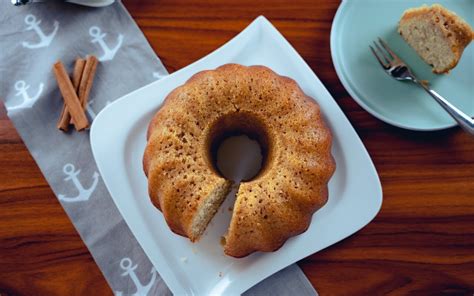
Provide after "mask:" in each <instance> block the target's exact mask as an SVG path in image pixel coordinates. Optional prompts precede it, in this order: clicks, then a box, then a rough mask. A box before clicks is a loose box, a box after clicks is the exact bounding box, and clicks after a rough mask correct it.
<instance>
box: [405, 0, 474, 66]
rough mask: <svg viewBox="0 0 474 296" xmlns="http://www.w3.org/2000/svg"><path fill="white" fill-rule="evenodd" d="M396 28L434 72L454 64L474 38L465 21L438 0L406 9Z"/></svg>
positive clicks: (473, 33)
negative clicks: (431, 3)
mask: <svg viewBox="0 0 474 296" xmlns="http://www.w3.org/2000/svg"><path fill="white" fill-rule="evenodd" d="M398 32H399V33H400V35H401V36H402V37H403V39H405V41H406V42H407V43H408V44H409V45H410V46H411V47H413V49H415V51H416V52H417V53H418V55H420V57H421V58H422V59H423V60H424V61H425V62H426V63H428V64H429V65H431V66H432V67H433V72H434V73H437V74H440V73H447V72H449V70H450V69H452V68H454V67H455V66H456V65H457V64H458V62H459V59H460V58H461V55H462V53H463V51H464V48H466V46H468V45H469V43H470V42H471V41H472V39H473V38H474V32H473V30H472V28H471V27H470V26H469V24H468V23H466V22H465V21H464V20H463V19H462V18H460V17H459V16H457V15H456V14H455V13H454V12H452V11H449V10H448V9H446V8H444V7H443V6H441V5H439V4H434V5H433V6H431V7H429V6H426V5H423V6H421V7H419V8H411V9H408V10H406V11H405V12H404V13H403V16H402V18H401V20H400V23H399V25H398Z"/></svg>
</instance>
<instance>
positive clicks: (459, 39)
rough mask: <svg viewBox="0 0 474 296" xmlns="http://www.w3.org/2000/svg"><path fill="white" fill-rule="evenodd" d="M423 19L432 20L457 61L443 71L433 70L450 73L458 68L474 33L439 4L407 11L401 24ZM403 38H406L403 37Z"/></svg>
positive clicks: (460, 19)
mask: <svg viewBox="0 0 474 296" xmlns="http://www.w3.org/2000/svg"><path fill="white" fill-rule="evenodd" d="M422 17H423V18H429V19H431V20H432V21H433V24H434V25H436V26H437V27H438V28H439V29H440V30H441V31H442V32H443V34H444V37H445V39H446V40H448V41H449V42H450V43H451V50H452V52H453V53H454V54H455V56H456V59H454V60H453V61H452V63H451V64H450V65H448V66H447V67H446V69H444V70H443V71H437V70H433V72H434V73H437V74H441V73H448V72H449V70H451V69H452V68H454V67H456V65H457V64H458V62H459V60H460V59H461V56H462V53H463V51H464V49H465V48H466V47H467V46H468V45H469V44H470V43H471V41H472V40H473V39H474V31H473V29H472V28H471V26H470V25H469V24H468V23H467V22H466V21H464V20H463V19H462V18H461V17H459V16H458V15H456V14H455V13H454V12H452V11H450V10H448V9H446V8H445V7H443V6H441V5H439V4H433V5H432V6H431V7H429V6H427V5H423V6H421V7H418V8H410V9H407V10H406V11H405V12H404V13H403V16H402V18H401V19H400V24H402V23H403V22H406V21H409V20H411V19H416V18H422ZM402 37H404V36H403V35H402Z"/></svg>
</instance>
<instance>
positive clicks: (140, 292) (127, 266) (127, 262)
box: [115, 258, 157, 296]
mask: <svg viewBox="0 0 474 296" xmlns="http://www.w3.org/2000/svg"><path fill="white" fill-rule="evenodd" d="M137 267H138V265H137V264H135V266H132V260H131V259H130V258H123V259H122V260H121V261H120V268H122V269H123V270H125V272H124V273H122V276H127V275H128V276H130V278H131V279H132V282H133V284H134V285H135V287H136V289H137V291H136V292H135V293H134V294H133V296H146V295H148V292H150V289H151V287H152V286H153V284H154V283H155V281H156V275H157V274H156V269H155V268H154V267H152V268H151V271H150V273H151V274H152V276H151V279H150V281H149V282H148V284H146V285H145V286H144V285H142V283H141V282H140V280H139V279H138V277H137V274H136V273H135V269H137ZM115 295H116V296H122V295H123V292H121V291H115Z"/></svg>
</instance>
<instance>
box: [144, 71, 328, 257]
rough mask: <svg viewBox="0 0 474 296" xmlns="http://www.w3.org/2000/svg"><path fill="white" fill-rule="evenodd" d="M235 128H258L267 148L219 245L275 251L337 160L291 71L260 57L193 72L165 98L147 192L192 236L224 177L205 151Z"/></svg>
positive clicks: (320, 192)
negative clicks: (258, 62) (257, 61)
mask: <svg viewBox="0 0 474 296" xmlns="http://www.w3.org/2000/svg"><path fill="white" fill-rule="evenodd" d="M235 131H240V132H244V133H249V134H252V135H254V136H255V137H257V138H258V140H259V142H260V144H261V146H262V148H263V149H264V150H265V154H266V155H265V159H266V160H265V164H264V167H263V168H262V171H261V172H260V173H259V174H258V175H257V176H256V177H255V178H254V179H252V180H250V181H246V182H242V183H241V184H240V187H239V190H238V193H237V197H236V202H235V205H234V210H233V214H232V219H231V223H230V228H229V231H228V233H227V235H226V244H225V248H224V251H225V253H226V254H228V255H230V256H233V257H243V256H246V255H248V254H250V253H252V252H254V251H274V250H276V249H278V248H280V247H281V246H282V245H283V243H284V242H285V241H286V240H287V239H288V238H289V237H291V236H294V235H297V234H300V233H302V232H304V231H305V230H306V229H307V228H308V227H309V224H310V222H311V218H312V215H313V213H314V212H315V211H316V210H318V209H319V208H320V207H322V206H323V205H324V204H325V203H326V202H327V198H328V190H327V183H328V181H329V179H330V177H331V176H332V174H333V172H334V170H335V163H334V159H333V157H332V155H331V143H332V136H331V133H330V131H329V129H328V128H327V126H326V124H325V123H324V120H323V118H322V115H321V112H320V108H319V106H318V105H317V104H316V103H315V101H314V100H313V99H312V98H310V97H308V96H306V95H305V94H304V93H303V91H302V90H301V89H300V88H299V86H298V85H297V84H296V82H295V81H294V80H292V79H290V78H287V77H283V76H280V75H278V74H276V73H275V72H273V71H272V70H270V69H269V68H267V67H264V66H251V67H246V66H241V65H237V64H227V65H223V66H221V67H219V68H217V69H215V70H212V71H202V72H199V73H197V74H196V75H194V76H193V77H191V78H190V79H189V80H188V81H187V82H186V83H185V84H184V85H182V86H180V87H178V88H176V89H175V90H173V91H172V92H171V93H170V94H169V95H168V96H167V98H166V99H165V102H164V103H163V105H162V107H161V108H160V109H159V111H158V112H157V113H156V115H155V116H154V118H153V120H152V121H151V123H150V125H149V129H148V133H147V138H148V144H147V147H146V150H145V155H144V158H143V165H144V171H145V174H146V175H147V176H148V185H149V193H150V197H151V200H152V201H153V204H154V205H155V206H156V207H157V208H159V209H160V210H161V211H162V212H163V215H164V217H165V219H166V221H167V223H168V225H169V227H170V228H171V230H172V231H174V232H175V233H178V234H180V235H183V236H187V237H189V238H190V239H191V240H196V239H198V238H197V237H192V236H191V235H190V224H191V221H192V220H193V218H194V217H195V215H196V212H197V211H198V209H199V208H200V207H201V206H202V203H203V202H204V201H205V199H206V196H208V195H209V194H210V192H212V191H213V190H214V189H215V188H216V187H217V186H222V185H223V184H224V185H225V182H229V181H227V180H225V179H224V178H223V177H222V176H221V175H220V174H219V172H218V171H217V170H216V169H215V168H214V165H213V163H212V152H210V151H211V150H212V146H213V143H214V142H215V139H216V138H219V137H221V136H224V135H225V133H228V132H231V133H232V132H235ZM216 243H218V242H216Z"/></svg>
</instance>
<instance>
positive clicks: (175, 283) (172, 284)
mask: <svg viewBox="0 0 474 296" xmlns="http://www.w3.org/2000/svg"><path fill="white" fill-rule="evenodd" d="M257 26H264V27H265V29H267V30H269V32H270V33H271V34H272V37H276V38H273V39H272V40H273V41H275V42H276V43H279V44H281V45H283V46H284V47H285V49H284V50H285V51H286V50H288V51H289V52H290V54H291V55H294V56H295V58H296V59H297V60H299V63H300V64H301V65H300V66H302V67H303V68H304V69H303V70H302V71H305V72H308V73H311V76H312V77H311V79H312V80H313V79H314V80H315V81H316V82H317V83H319V84H320V85H321V86H322V89H323V91H325V92H326V93H327V96H329V97H330V98H331V99H332V100H333V101H334V98H333V97H332V95H331V94H330V93H329V92H328V91H327V89H326V88H325V87H324V85H323V84H322V82H321V81H320V80H319V78H318V77H317V76H316V74H315V73H314V72H313V71H312V70H311V68H310V67H309V66H308V65H307V64H306V62H305V61H304V60H303V58H302V57H301V56H300V55H299V54H298V53H297V52H296V50H295V49H294V48H293V47H292V46H291V45H290V44H289V43H288V41H287V40H286V39H285V38H284V37H283V36H282V35H281V33H280V32H278V30H277V29H276V28H275V27H274V26H273V25H272V24H271V23H270V22H269V21H268V20H267V19H266V18H265V17H264V16H259V17H257V18H256V19H255V20H254V21H252V22H251V23H250V24H249V25H248V26H247V27H246V28H245V29H244V30H242V31H241V32H240V33H238V34H237V35H236V36H234V37H233V38H232V39H230V40H229V41H228V42H226V43H225V44H223V45H222V46H221V47H219V48H218V49H216V50H214V51H213V52H211V53H209V54H208V55H206V56H204V57H203V58H201V59H199V60H197V61H195V62H193V63H191V64H190V65H188V66H186V67H184V68H182V69H180V70H178V71H176V72H174V73H172V74H170V75H168V76H165V77H164V78H162V79H160V80H158V81H155V82H152V83H150V84H148V85H145V86H143V87H141V88H139V89H137V90H135V91H132V92H130V93H129V94H126V95H124V96H123V97H121V98H119V99H117V100H115V101H114V102H112V103H111V104H109V105H108V106H107V107H106V108H104V109H103V110H102V112H100V113H99V114H98V115H97V117H96V118H95V120H94V122H93V124H92V126H91V131H90V137H91V147H92V151H93V155H94V159H95V160H96V163H97V167H98V170H99V172H100V173H101V175H102V176H103V177H102V178H103V180H104V183H105V185H106V187H107V188H108V190H109V192H110V195H111V197H112V200H113V201H114V203H115V205H116V207H117V209H118V210H119V212H120V213H121V215H122V217H123V219H124V220H125V222H126V223H127V225H128V227H129V228H130V230H131V231H132V233H133V234H134V236H135V237H136V239H137V241H138V243H139V244H140V246H141V247H142V248H143V250H144V252H145V254H147V256H148V257H149V259H150V261H151V262H152V263H153V265H155V266H163V265H167V263H166V261H165V260H160V261H161V262H159V264H157V262H155V260H154V259H155V258H154V257H153V256H149V255H148V253H149V252H147V250H146V249H147V248H146V247H145V246H143V244H142V242H141V241H140V240H139V239H138V237H137V236H136V235H135V231H134V227H133V225H131V224H134V223H131V221H128V219H127V218H126V217H127V215H126V214H124V212H125V210H124V209H122V207H121V206H120V204H119V202H117V200H116V199H115V198H114V195H115V194H114V193H112V191H113V190H112V189H110V187H111V186H109V181H110V180H109V179H108V177H105V176H106V175H107V174H104V171H105V170H106V169H105V168H104V167H102V163H101V162H100V161H98V158H99V150H100V148H99V147H98V146H97V145H96V144H97V141H95V140H94V139H95V138H96V137H97V136H100V127H101V122H102V117H105V115H106V114H107V113H110V112H112V111H111V110H113V109H114V108H115V107H114V106H118V105H119V104H122V103H123V102H125V101H126V99H127V98H129V97H131V96H134V95H136V94H137V93H140V92H142V91H144V89H146V88H150V87H152V85H153V86H156V85H159V84H161V83H163V82H164V81H167V80H169V79H173V77H175V76H177V75H179V74H180V73H182V72H183V71H186V69H188V68H190V67H192V66H195V65H196V64H201V63H205V62H206V61H207V60H208V59H210V58H212V57H213V56H215V55H219V54H220V52H221V51H222V50H224V49H225V48H227V47H231V46H233V45H234V44H235V43H237V42H239V39H242V38H243V37H242V36H245V35H246V34H247V33H248V32H249V31H250V30H252V29H254V27H257ZM333 103H334V104H335V105H336V108H337V109H338V110H339V112H340V113H341V115H342V116H343V119H344V120H345V121H347V122H346V124H347V125H348V126H350V132H352V133H353V134H354V135H355V137H356V140H357V141H358V142H359V144H360V146H361V148H362V150H361V152H362V153H363V154H364V156H365V158H366V159H367V160H368V163H367V164H368V167H367V170H369V171H370V173H371V175H372V176H373V177H375V181H376V182H374V185H373V189H374V191H375V192H376V193H377V194H376V196H374V197H373V199H374V203H375V207H374V210H373V212H371V213H369V216H370V218H369V219H367V221H365V222H364V223H362V225H360V226H357V227H356V228H354V229H352V230H351V231H350V234H348V235H346V236H344V237H341V238H339V239H337V240H336V241H335V242H334V243H336V242H337V241H340V240H342V239H344V238H346V237H347V236H349V235H351V234H353V233H355V232H357V231H358V230H360V229H361V228H362V227H364V226H365V225H367V224H368V223H369V222H370V221H372V219H373V218H374V217H375V216H376V215H377V213H378V212H379V211H380V208H381V205H382V200H383V194H382V187H381V183H380V179H379V176H378V174H377V171H376V169H375V166H374V164H373V162H372V160H371V158H370V156H369V154H368V152H367V149H366V148H365V146H364V144H363V143H362V141H361V140H360V138H359V136H358V135H357V133H356V132H355V130H354V128H353V126H352V125H351V124H350V122H349V121H348V119H347V117H346V116H345V114H344V113H343V112H342V110H340V108H339V106H338V105H337V104H336V103H335V101H334V102H333ZM334 243H332V244H334ZM332 244H330V245H328V246H331V245H332ZM328 246H326V247H328ZM326 247H324V248H326ZM324 248H323V249H324ZM319 250H321V249H319ZM319 250H316V251H314V252H318V251H319ZM314 252H311V253H308V254H306V253H305V254H303V255H302V256H299V255H297V256H293V257H295V258H296V259H295V260H293V258H292V259H290V260H289V261H291V262H286V263H285V264H280V265H281V266H277V268H275V269H272V270H271V271H268V270H267V271H266V272H265V273H264V274H263V275H260V276H259V277H257V278H256V279H253V280H249V279H247V283H246V285H244V286H245V287H244V288H242V287H240V288H235V289H233V290H232V293H242V292H244V291H245V290H247V289H248V288H250V287H252V286H253V285H254V284H256V283H258V282H259V281H261V280H263V279H265V278H266V277H268V276H270V275H272V274H273V273H276V272H277V271H279V270H281V269H283V268H285V267H286V266H288V265H290V264H292V263H294V262H296V261H297V260H300V259H302V258H304V257H306V256H308V255H311V254H313V253H314ZM157 253H158V254H155V256H157V257H159V258H158V259H164V258H163V256H162V255H161V254H160V252H159V251H158V252H157ZM157 270H158V268H157ZM163 271H164V272H163ZM159 273H160V276H161V277H162V278H163V280H164V281H165V283H166V284H167V285H168V287H169V288H170V289H171V290H172V291H173V292H174V293H176V294H180V293H189V294H193V291H191V290H187V289H185V288H184V287H182V285H180V283H179V282H180V281H179V279H177V278H176V274H175V273H174V272H172V271H171V268H169V267H168V266H164V268H162V269H160V270H159ZM228 292H230V291H228Z"/></svg>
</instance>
